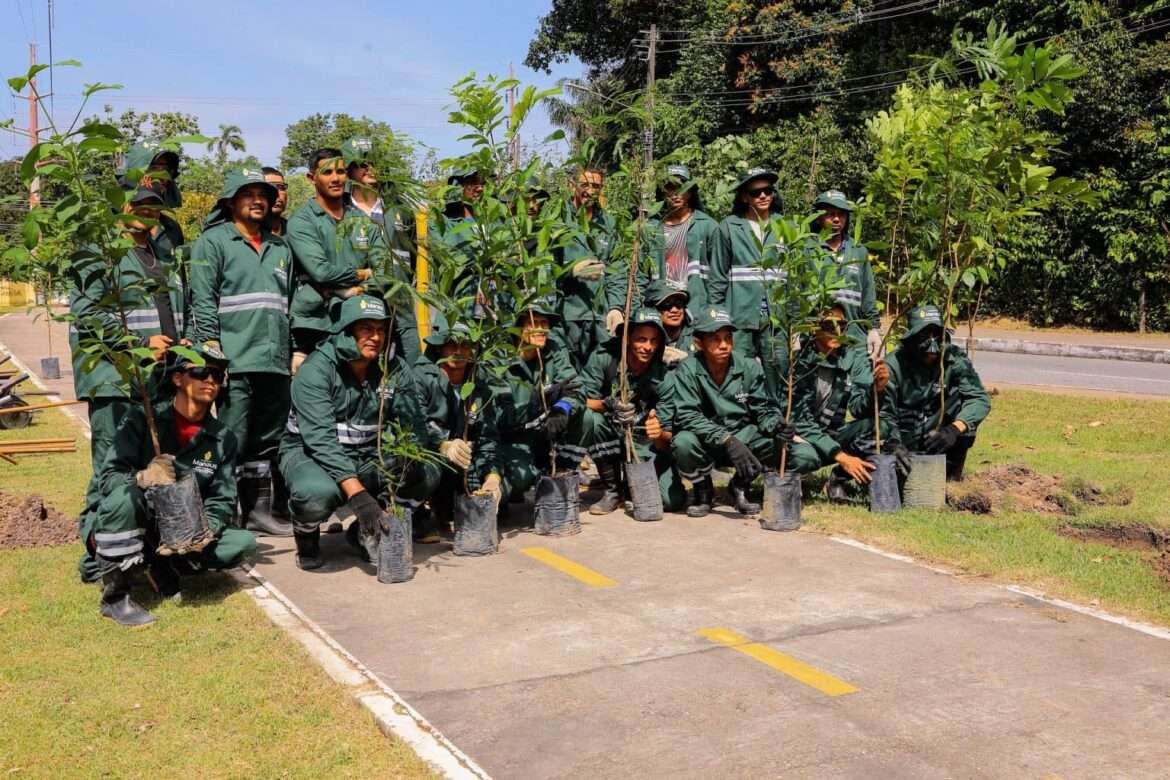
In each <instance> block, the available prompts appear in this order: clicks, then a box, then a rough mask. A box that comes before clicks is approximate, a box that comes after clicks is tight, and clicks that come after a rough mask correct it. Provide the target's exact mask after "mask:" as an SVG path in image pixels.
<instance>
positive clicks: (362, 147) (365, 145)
mask: <svg viewBox="0 0 1170 780" xmlns="http://www.w3.org/2000/svg"><path fill="white" fill-rule="evenodd" d="M373 148H374V142H373V141H371V140H370V139H369V138H351V139H349V140H348V141H346V142H345V143H343V144H342V145H341V159H342V160H343V161H344V162H345V167H346V168H348V167H349V166H351V165H353V164H354V163H360V162H365V161H366V159H368V158H369V156H370V150H371V149H373Z"/></svg>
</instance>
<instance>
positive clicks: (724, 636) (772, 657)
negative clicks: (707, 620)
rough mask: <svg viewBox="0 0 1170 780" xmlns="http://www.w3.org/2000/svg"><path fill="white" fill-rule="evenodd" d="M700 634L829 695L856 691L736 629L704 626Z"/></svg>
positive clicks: (827, 674)
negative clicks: (739, 632) (741, 633)
mask: <svg viewBox="0 0 1170 780" xmlns="http://www.w3.org/2000/svg"><path fill="white" fill-rule="evenodd" d="M699 635H700V636H704V637H706V638H707V639H710V640H711V641H712V642H718V643H719V644H721V645H724V646H726V647H730V648H731V649H732V650H735V651H737V652H740V653H743V654H744V655H747V656H751V657H752V658H754V659H756V660H757V661H759V662H760V663H762V664H766V665H767V666H770V667H772V668H773V669H775V670H776V671H778V672H781V673H783V674H786V675H788V676H789V677H791V678H792V679H794V680H798V681H800V682H802V683H804V684H805V685H807V686H809V687H811V688H816V689H817V690H818V691H820V692H821V693H824V694H827V695H829V696H844V695H845V694H847V693H857V691H858V689H857V688H854V687H853V686H852V685H850V684H849V683H847V682H845V681H844V680H839V679H837V678H836V677H834V676H833V675H831V674H829V673H828V672H822V671H821V670H820V669H818V668H816V667H815V666H809V665H808V664H806V663H805V662H804V661H798V660H796V659H795V658H793V657H792V656H790V655H785V654H784V653H781V652H780V651H779V650H774V649H773V648H771V647H768V646H767V645H762V644H760V643H759V642H753V641H751V640H750V639H748V638H747V637H745V636H741V635H740V634H737V633H735V632H734V631H732V630H731V629H729V628H704V629H701V630H700V631H699Z"/></svg>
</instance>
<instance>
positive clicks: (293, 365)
mask: <svg viewBox="0 0 1170 780" xmlns="http://www.w3.org/2000/svg"><path fill="white" fill-rule="evenodd" d="M308 356H309V355H308V353H307V352H294V353H292V360H290V361H289V362H288V371H289V374H291V375H292V376H296V375H297V370H298V369H299V368H300V367H301V363H304V362H305V358H307V357H308Z"/></svg>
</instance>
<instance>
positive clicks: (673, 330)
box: [644, 279, 695, 368]
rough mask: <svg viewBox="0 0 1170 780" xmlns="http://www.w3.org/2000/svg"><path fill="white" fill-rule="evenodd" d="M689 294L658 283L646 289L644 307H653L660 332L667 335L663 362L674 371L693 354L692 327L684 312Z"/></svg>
mask: <svg viewBox="0 0 1170 780" xmlns="http://www.w3.org/2000/svg"><path fill="white" fill-rule="evenodd" d="M690 299H691V296H690V293H689V292H687V289H686V288H685V287H677V286H674V285H672V284H671V283H670V282H666V281H663V280H662V279H659V280H658V281H656V282H651V283H650V284H649V286H647V287H646V298H645V301H644V303H645V305H647V306H653V307H654V308H655V309H657V310H658V313H659V314H660V315H662V329H663V330H664V331H665V332H666V349H664V350H663V352H662V359H663V361H665V362H666V365H668V366H670V367H671V368H673V367H674V366H676V365H678V362H679V361H680V360H685V359H687V358H688V357H690V356H691V355H693V354H694V353H695V333H694V325H693V323H692V321H691V314H690V312H689V311H688V310H687V307H688V304H689V303H690Z"/></svg>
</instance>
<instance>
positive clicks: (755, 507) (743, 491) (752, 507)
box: [730, 477, 760, 515]
mask: <svg viewBox="0 0 1170 780" xmlns="http://www.w3.org/2000/svg"><path fill="white" fill-rule="evenodd" d="M750 487H751V484H750V483H749V484H747V485H744V484H743V483H741V482H740V481H739V480H738V479H736V478H735V477H732V479H731V485H730V488H731V500H732V502H733V503H734V504H735V511H737V512H739V513H740V514H744V515H758V514H759V513H760V505H759V504H757V503H756V502H754V501H752V500H750V499H749V498H748V489H749V488H750Z"/></svg>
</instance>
